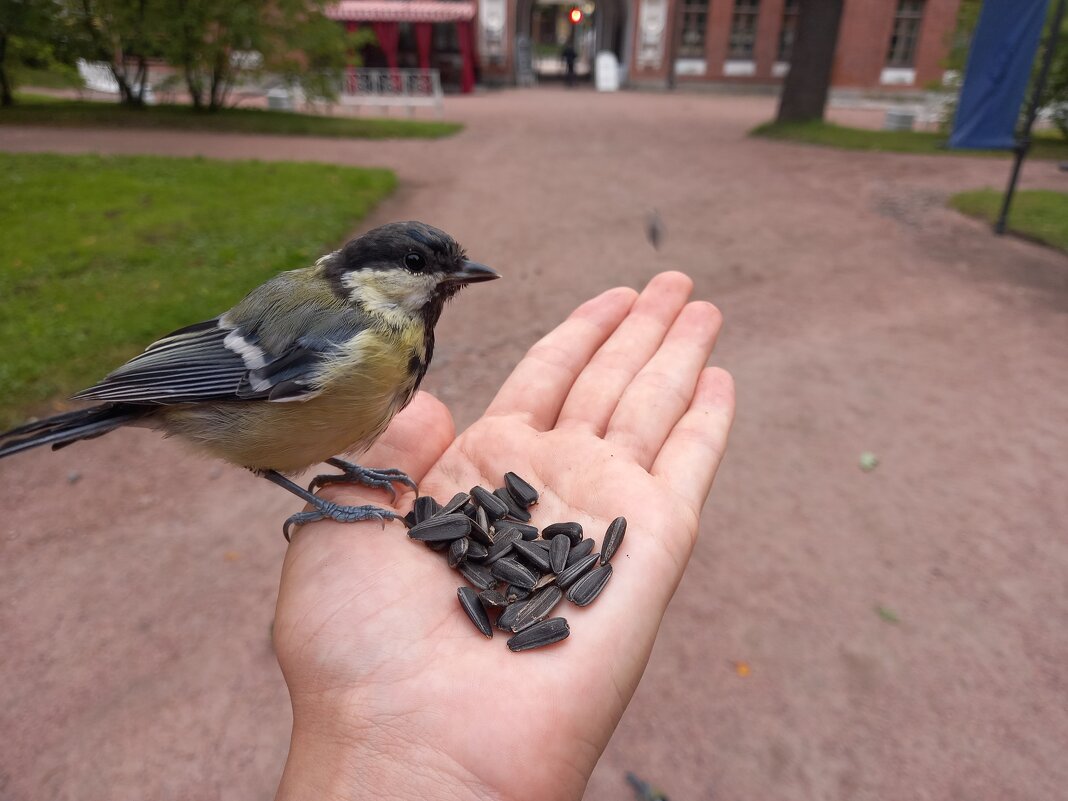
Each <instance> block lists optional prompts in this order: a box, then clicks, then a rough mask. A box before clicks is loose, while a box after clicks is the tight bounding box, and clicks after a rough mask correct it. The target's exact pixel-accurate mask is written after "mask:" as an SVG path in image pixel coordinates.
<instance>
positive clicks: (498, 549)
mask: <svg viewBox="0 0 1068 801" xmlns="http://www.w3.org/2000/svg"><path fill="white" fill-rule="evenodd" d="M520 541H522V538H521V537H520V536H519V532H518V531H506V532H504V533H503V534H501V536H500V537H498V538H497V539H495V540H494V541H493V545H491V546H490V547H489V553H487V554H486V558H485V559H483V560H482V564H484V565H486V566H487V567H488V566H489V565H492V564H493V563H494V562H496V561H497V560H498V559H500V558H501V557H502V556H507V555H508V554H510V553H511V552H512V546H513V545H515V543H516V542H520Z"/></svg>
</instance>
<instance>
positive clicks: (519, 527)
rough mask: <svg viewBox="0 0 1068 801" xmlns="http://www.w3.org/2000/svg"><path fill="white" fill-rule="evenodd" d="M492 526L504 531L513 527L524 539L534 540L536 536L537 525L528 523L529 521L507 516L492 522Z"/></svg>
mask: <svg viewBox="0 0 1068 801" xmlns="http://www.w3.org/2000/svg"><path fill="white" fill-rule="evenodd" d="M493 528H494V530H495V531H505V530H507V529H510V528H514V529H515V530H516V531H518V532H519V533H520V534H522V535H523V539H525V540H535V539H537V538H538V527H537V526H532V525H530V523H523V522H522V521H519V520H512V519H511V518H508V517H506V518H504V519H502V520H498V521H497V522H496V523H494V524H493Z"/></svg>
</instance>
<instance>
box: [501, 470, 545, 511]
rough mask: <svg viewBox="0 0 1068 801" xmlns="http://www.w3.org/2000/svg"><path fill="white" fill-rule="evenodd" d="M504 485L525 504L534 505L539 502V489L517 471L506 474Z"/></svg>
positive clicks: (514, 496) (517, 499)
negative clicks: (522, 477)
mask: <svg viewBox="0 0 1068 801" xmlns="http://www.w3.org/2000/svg"><path fill="white" fill-rule="evenodd" d="M504 486H505V487H507V488H508V492H510V493H511V494H512V497H513V498H515V499H516V501H518V502H519V503H520V504H522V505H523V506H533V505H534V504H536V503H537V502H538V491H537V490H536V489H534V488H533V487H532V486H530V484H528V483H527V482H526V481H524V480H523V479H521V478H520V477H519V476H517V475H516V474H515V473H505V474H504Z"/></svg>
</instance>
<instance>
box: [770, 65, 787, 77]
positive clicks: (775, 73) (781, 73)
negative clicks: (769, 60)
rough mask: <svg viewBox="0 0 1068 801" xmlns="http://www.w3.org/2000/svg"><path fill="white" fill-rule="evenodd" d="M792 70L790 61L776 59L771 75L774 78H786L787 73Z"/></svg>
mask: <svg viewBox="0 0 1068 801" xmlns="http://www.w3.org/2000/svg"><path fill="white" fill-rule="evenodd" d="M789 71H790V62H789V61H776V62H775V63H774V64H772V65H771V77H772V78H785V77H786V74H787V73H788V72H789Z"/></svg>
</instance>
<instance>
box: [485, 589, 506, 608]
mask: <svg viewBox="0 0 1068 801" xmlns="http://www.w3.org/2000/svg"><path fill="white" fill-rule="evenodd" d="M478 597H479V598H480V599H481V600H482V603H484V604H485V605H486V606H493V607H497V608H498V609H504V607H506V606H508V604H509V601H508V598H507V597H506V596H505V594H504V593H503V592H500V591H499V590H483V591H482V592H480V593H479V594H478Z"/></svg>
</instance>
